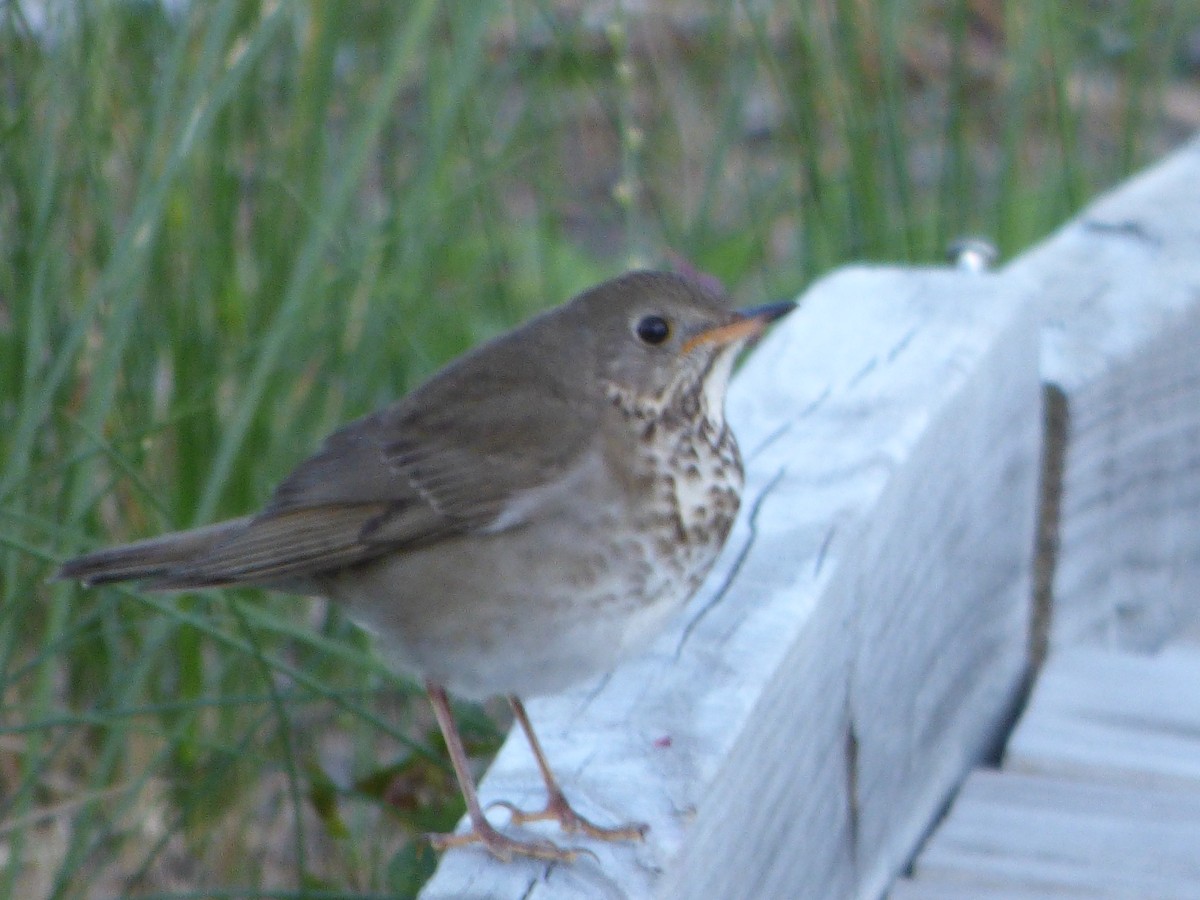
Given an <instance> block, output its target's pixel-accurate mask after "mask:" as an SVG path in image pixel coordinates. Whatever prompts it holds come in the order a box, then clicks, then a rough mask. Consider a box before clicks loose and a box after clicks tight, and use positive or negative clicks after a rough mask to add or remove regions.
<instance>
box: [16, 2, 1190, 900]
mask: <svg viewBox="0 0 1200 900" xmlns="http://www.w3.org/2000/svg"><path fill="white" fill-rule="evenodd" d="M43 6H44V8H45V9H46V15H47V17H48V21H47V23H46V24H45V25H43V26H39V28H40V29H41V30H40V31H39V30H37V29H35V27H34V26H33V24H32V23H30V22H29V21H27V20H26V19H24V18H23V17H22V14H21V8H20V7H18V6H16V5H14V4H12V3H8V4H0V423H2V428H0V461H2V466H3V467H2V470H0V603H3V607H2V609H3V614H2V615H0V683H2V685H3V695H2V698H0V703H2V706H0V851H2V852H0V897H42V896H45V897H64V898H65V897H93V896H112V895H119V894H144V895H147V896H160V897H187V896H201V895H202V896H205V897H220V896H247V895H253V896H265V895H266V894H265V893H263V892H265V891H271V892H273V893H271V894H270V896H288V897H291V896H310V897H317V896H351V895H355V896H364V897H365V896H379V895H385V894H400V895H405V894H410V893H412V892H413V891H414V890H415V888H416V886H417V885H418V884H419V883H420V879H421V878H422V877H423V875H424V874H425V873H427V872H428V871H429V868H430V866H431V864H432V856H431V854H429V853H427V852H424V851H422V850H421V849H420V845H419V843H418V842H415V841H414V840H413V836H414V835H415V834H416V833H417V832H419V831H421V830H425V829H431V828H445V827H448V826H449V825H451V824H452V823H453V822H454V820H455V819H456V818H457V816H458V815H459V813H460V811H461V807H460V804H459V801H458V800H457V798H456V797H455V793H454V790H453V782H452V778H451V776H450V773H449V770H448V766H447V764H446V763H445V760H444V748H442V747H441V745H440V742H439V741H438V739H437V738H436V736H435V731H436V730H435V729H434V728H433V727H432V720H431V718H430V716H429V715H428V713H427V712H426V711H425V708H424V706H423V704H422V703H421V702H420V700H419V698H417V696H416V695H417V692H416V690H415V687H414V686H413V685H411V684H408V683H406V682H403V681H400V680H398V679H397V678H395V677H394V676H392V675H391V674H390V673H388V672H387V670H386V669H384V668H383V667H382V665H381V664H380V663H379V662H378V661H377V660H376V657H375V656H374V655H373V654H372V652H371V649H370V647H369V645H368V642H367V641H366V639H365V638H364V637H363V636H362V634H361V633H360V632H358V631H357V630H356V629H354V627H353V626H351V625H350V624H349V623H347V622H346V621H345V620H344V619H343V618H342V617H341V616H339V615H338V613H337V611H336V610H332V609H328V608H326V607H325V606H324V605H322V604H320V603H316V602H309V601H303V600H297V599H294V598H286V597H279V596H264V595H261V594H256V593H251V592H240V593H239V592H224V593H216V592H210V593H200V594H191V595H184V596H180V597H170V596H167V597H164V596H157V595H153V594H144V593H140V592H138V591H135V590H130V589H126V588H104V589H98V590H91V591H85V590H82V589H80V588H78V587H76V586H72V585H67V584H60V583H48V582H47V578H48V576H49V575H50V573H51V572H52V571H53V568H54V565H55V563H56V562H57V561H58V560H61V559H62V558H64V557H66V556H68V555H70V554H72V553H75V552H77V551H81V550H84V549H89V548H93V547H96V546H99V545H102V544H107V543H112V542H117V541H122V540H126V539H132V538H135V537H139V536H144V535H148V534H153V533H156V532H159V531H162V530H166V529H170V528H176V527H184V526H187V525H191V524H199V523H203V522H208V521H213V520H215V519H217V518H219V517H224V516H232V515H239V514H242V513H245V512H247V511H249V510H252V509H253V508H255V507H256V506H257V505H258V504H260V503H262V502H263V501H264V500H265V499H266V498H267V496H268V495H269V492H270V490H271V488H272V487H273V485H274V484H275V483H276V482H277V481H278V480H279V478H280V477H282V476H283V475H284V474H285V473H286V472H287V471H288V469H289V468H290V467H291V466H293V465H294V464H295V463H297V462H299V461H300V460H301V459H302V458H303V457H304V456H305V455H306V454H307V453H309V452H310V451H311V450H312V449H314V448H315V447H316V445H317V444H318V442H319V441H320V439H321V437H322V436H323V435H324V434H325V433H326V432H327V431H329V430H330V429H331V428H333V427H334V426H335V425H337V424H338V423H340V422H344V421H346V420H347V419H349V418H351V417H354V416H356V415H359V414H361V413H364V412H366V411H368V410H370V409H372V408H374V407H375V406H378V405H380V404H382V403H384V402H386V401H388V400H389V399H390V398H394V397H396V396H399V395H400V394H402V393H403V392H404V391H405V390H407V389H408V388H410V387H411V386H413V385H414V384H415V383H417V382H418V381H419V380H421V379H422V378H423V377H425V376H426V375H428V374H429V373H430V372H432V371H433V370H434V369H436V368H437V367H438V366H439V365H441V364H442V363H443V362H444V361H445V360H447V359H448V358H450V357H451V356H453V355H454V354H456V353H458V352H460V351H462V350H463V349H465V348H466V347H468V346H470V345H472V344H474V343H476V342H478V341H479V340H481V339H482V338H484V337H486V336H488V335H491V334H494V333H495V332H497V331H498V330H500V329H503V328H505V327H508V326H509V325H511V324H513V323H515V322H517V321H519V320H520V319H522V318H523V317H525V316H526V315H528V314H529V313H530V312H532V311H533V310H535V309H538V308H541V307H543V306H546V305H549V304H551V303H556V302H559V301H561V300H563V299H565V298H566V297H567V296H569V295H570V294H571V293H572V292H574V291H575V290H578V289H580V288H582V287H584V286H586V285H588V284H591V283H593V282H595V281H596V280H599V279H600V278H602V277H605V276H607V275H611V274H615V273H616V272H618V271H620V270H621V269H623V268H625V267H626V266H628V265H633V264H661V262H662V260H663V259H664V258H665V257H666V255H667V254H668V253H669V252H672V251H674V252H678V253H679V254H681V255H683V256H684V257H686V258H687V259H689V260H690V261H691V262H692V263H693V264H695V265H696V266H697V267H698V268H700V269H703V270H706V271H710V272H712V273H714V274H716V275H717V276H719V277H720V278H721V279H723V280H724V281H725V283H726V284H727V285H729V286H730V288H731V290H732V291H733V292H734V294H735V295H736V296H737V297H738V298H739V300H742V301H744V302H753V301H754V300H756V299H761V298H767V297H772V296H778V295H782V294H788V293H793V292H795V291H796V290H798V289H799V288H800V287H802V286H803V285H804V284H805V283H806V282H808V281H809V280H811V279H812V278H814V277H816V276H818V275H820V274H821V273H822V272H823V271H825V270H827V269H829V268H830V267H833V266H836V265H839V264H841V263H844V262H847V261H852V260H861V259H869V260H892V261H909V262H930V261H936V260H938V259H940V257H941V254H942V252H943V248H944V247H945V245H946V243H947V242H948V241H949V240H951V239H952V238H954V237H957V236H960V235H963V234H966V233H980V234H985V235H989V236H991V237H992V238H993V239H994V240H995V241H996V242H997V243H998V245H999V246H1000V247H1001V248H1002V250H1003V251H1004V252H1005V253H1006V254H1012V253H1015V252H1018V251H1019V250H1020V249H1021V248H1023V247H1025V246H1028V245H1029V244H1030V243H1031V242H1032V241H1034V240H1035V239H1037V238H1038V237H1040V236H1042V235H1044V234H1045V233H1047V232H1048V231H1049V230H1051V229H1052V228H1054V227H1055V226H1057V225H1058V224H1059V223H1060V222H1062V221H1063V220H1064V219H1066V218H1067V217H1068V216H1070V215H1071V213H1072V212H1073V211H1074V210H1076V209H1077V208H1078V207H1079V206H1080V205H1081V204H1082V203H1084V202H1085V201H1086V200H1087V199H1088V198H1089V197H1090V196H1092V195H1093V194H1094V193H1095V192H1096V191H1098V190H1099V189H1101V188H1102V187H1104V186H1106V185H1108V184H1110V183H1112V182H1114V181H1116V180H1118V179H1119V178H1121V177H1122V176H1123V175H1125V174H1126V173H1128V172H1130V171H1131V170H1132V169H1134V168H1135V167H1137V166H1139V165H1141V164H1144V163H1145V162H1146V161H1148V160H1149V159H1151V158H1152V157H1153V156H1154V155H1156V154H1158V153H1161V152H1162V151H1163V150H1164V148H1165V147H1166V146H1167V145H1168V144H1169V143H1170V140H1171V139H1172V138H1171V134H1170V131H1169V130H1168V129H1167V127H1166V125H1165V124H1164V120H1163V116H1162V114H1161V110H1160V106H1161V99H1162V96H1163V90H1164V87H1165V86H1166V85H1168V84H1174V85H1184V86H1185V87H1186V86H1187V85H1189V84H1190V85H1191V87H1192V88H1196V81H1195V75H1194V74H1193V75H1192V76H1191V78H1192V80H1191V81H1190V82H1189V81H1187V73H1186V72H1184V71H1183V68H1182V64H1181V63H1180V62H1179V56H1180V53H1181V47H1180V45H1178V44H1177V43H1176V42H1175V41H1176V38H1175V37H1174V36H1175V35H1180V34H1183V33H1185V32H1186V30H1187V29H1188V28H1197V27H1200V14H1198V13H1197V12H1195V11H1192V8H1191V7H1190V6H1189V5H1187V4H1185V3H1182V2H1180V3H1174V4H1173V3H1162V2H1151V0H1128V2H1124V3H1116V2H1113V3H1108V4H1101V5H1099V6H1097V5H1096V4H1083V3H1064V4H1016V3H1014V4H998V3H997V4H993V3H986V2H983V3H980V2H977V3H973V4H969V5H964V4H961V3H950V2H909V3H901V2H888V3H883V4H864V3H858V2H851V0H824V2H820V3H799V2H795V3H791V4H787V3H783V2H777V3H773V4H747V5H744V6H743V5H732V6H731V5H728V4H725V3H717V2H715V0H713V2H701V0H696V2H694V3H681V4H677V5H674V6H672V7H671V9H672V10H674V13H673V15H674V17H673V18H658V19H649V20H648V19H644V18H640V17H637V16H634V15H632V14H626V15H624V16H622V17H620V18H617V19H614V20H612V21H611V22H608V23H600V24H584V22H583V21H582V20H580V19H579V18H578V17H577V16H574V15H570V14H568V13H566V12H564V11H563V10H561V9H560V8H559V7H558V6H557V5H556V4H554V3H552V2H541V3H537V4H520V5H517V6H516V8H515V11H514V7H511V6H509V5H501V4H493V3H479V4H465V3H461V4H449V3H437V2H420V0H414V2H406V3H384V2H377V3H366V2H364V3H359V4H354V5H353V6H347V5H342V4H333V3H323V2H315V0H314V2H296V3H255V2H211V3H193V4H192V5H191V6H190V7H189V8H188V10H187V11H186V12H183V13H175V12H168V11H165V10H163V9H162V8H161V7H160V6H158V5H157V4H155V3H153V2H148V0H142V2H133V0H130V2H92V3H79V4H77V5H76V4H71V3H60V2H54V0H50V2H47V3H45V4H43ZM462 713H463V716H464V717H465V719H466V721H467V724H468V729H467V730H468V731H469V733H470V735H471V741H472V744H473V746H474V747H475V748H476V749H477V750H478V752H480V753H481V754H485V753H486V752H487V751H488V750H489V749H490V748H492V747H494V746H495V742H496V739H497V728H496V726H495V725H494V724H492V723H491V720H490V719H489V718H488V717H487V716H486V715H485V714H483V713H482V712H481V711H480V710H478V709H475V708H470V707H464V708H463V709H462ZM322 892H324V893H322Z"/></svg>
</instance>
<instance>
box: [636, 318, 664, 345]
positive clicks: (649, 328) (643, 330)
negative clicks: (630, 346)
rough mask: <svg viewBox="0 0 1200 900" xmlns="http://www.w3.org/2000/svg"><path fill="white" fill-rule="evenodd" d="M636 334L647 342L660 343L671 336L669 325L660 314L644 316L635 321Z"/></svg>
mask: <svg viewBox="0 0 1200 900" xmlns="http://www.w3.org/2000/svg"><path fill="white" fill-rule="evenodd" d="M635 330H636V331H637V336H638V337H639V338H641V339H642V341H643V342H645V343H647V344H661V343H662V342H663V341H665V340H666V339H667V338H669V337H670V336H671V326H670V325H669V324H668V323H667V320H666V319H664V318H663V317H662V316H646V317H645V318H644V319H642V320H641V321H640V322H638V323H637V328H636V329H635Z"/></svg>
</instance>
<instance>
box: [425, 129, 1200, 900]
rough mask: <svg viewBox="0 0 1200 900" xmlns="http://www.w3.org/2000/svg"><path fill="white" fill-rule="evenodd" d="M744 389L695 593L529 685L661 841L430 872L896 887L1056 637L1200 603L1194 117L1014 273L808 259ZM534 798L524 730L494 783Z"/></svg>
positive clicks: (1074, 636)
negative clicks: (589, 668)
mask: <svg viewBox="0 0 1200 900" xmlns="http://www.w3.org/2000/svg"><path fill="white" fill-rule="evenodd" d="M1043 398H1045V403H1043ZM729 405H730V411H729V412H730V417H731V419H732V420H733V424H734V427H735V428H736V429H737V432H738V434H739V436H740V439H741V443H742V447H743V450H744V454H745V456H746V459H747V468H748V485H747V490H746V495H745V502H744V508H743V515H742V517H741V520H740V523H739V525H738V526H737V528H736V530H735V533H734V534H733V537H732V538H731V540H730V543H729V547H728V548H727V552H726V553H725V555H724V557H723V561H722V562H721V563H720V564H719V566H718V568H717V570H716V571H715V572H714V573H713V575H712V577H711V578H710V579H709V581H708V584H707V586H706V587H705V588H704V589H703V591H702V592H701V594H700V595H699V596H698V597H696V598H695V600H694V602H693V603H692V605H691V607H690V608H689V610H688V612H687V614H686V615H685V616H683V617H682V618H681V619H680V621H679V622H678V623H677V626H676V627H675V629H674V630H673V631H672V632H671V633H670V634H668V635H666V636H665V637H664V638H663V639H662V640H660V641H659V642H658V643H657V644H656V645H655V647H654V648H653V650H652V651H651V652H650V653H648V654H646V655H645V656H643V657H641V658H639V659H637V660H633V661H631V662H629V663H628V664H627V665H625V666H623V667H621V668H620V669H618V670H617V671H616V672H614V673H612V675H611V676H609V677H607V678H605V679H603V680H602V681H600V682H599V683H595V684H590V685H587V686H585V687H583V688H580V689H579V690H577V691H575V692H573V693H570V694H567V695H564V696H560V697H554V698H548V699H544V700H540V701H535V702H534V703H531V704H530V712H531V715H532V716H533V718H534V720H535V723H536V724H537V725H538V726H539V731H540V733H541V735H542V737H543V738H544V741H545V744H546V749H547V752H548V754H549V755H550V757H551V759H552V760H553V762H554V763H555V766H556V768H557V770H558V772H559V774H560V775H561V776H562V780H563V782H564V784H565V787H566V790H567V792H568V793H569V794H570V796H571V797H572V799H573V800H574V801H575V802H576V803H577V805H578V807H579V808H580V809H581V810H582V811H583V812H584V813H585V814H589V815H591V816H594V818H596V819H597V820H599V821H600V822H604V823H607V822H613V823H615V822H618V821H623V820H626V819H640V820H644V821H646V822H648V823H649V824H650V831H649V833H648V835H647V839H646V841H645V843H643V844H639V845H629V844H618V845H600V844H595V843H592V842H586V841H577V843H580V844H583V845H585V846H587V848H588V849H589V850H591V851H593V852H594V854H595V857H594V858H592V857H589V856H586V855H585V856H583V857H582V858H581V859H580V860H579V861H577V862H576V863H574V864H573V865H570V866H566V865H552V866H548V865H545V864H538V863H534V862H528V861H523V862H515V863H511V864H507V865H504V864H499V863H496V862H494V861H492V860H490V859H489V858H488V857H487V856H485V855H484V854H483V853H480V852H471V851H459V852H453V853H450V854H448V855H447V856H446V857H445V859H444V860H443V862H442V864H441V867H440V868H439V870H438V873H437V875H436V876H435V877H434V879H433V880H432V881H431V882H430V884H429V885H428V886H427V887H426V889H425V892H424V893H423V895H422V896H423V897H425V898H429V900H433V898H449V897H454V898H467V897H479V898H482V897H501V898H507V897H512V898H524V897H555V898H558V897H623V896H631V897H671V898H674V897H705V898H719V897H814V898H837V897H877V896H879V895H880V894H881V893H882V892H883V891H884V890H885V889H886V887H887V885H888V884H889V882H890V881H891V879H892V878H893V877H894V876H895V874H896V873H897V872H898V871H900V870H901V869H902V868H903V867H904V866H905V864H906V862H907V860H908V859H909V858H910V856H911V854H912V852H913V851H914V849H915V848H916V846H917V845H918V843H919V841H920V840H921V838H922V836H923V835H924V834H925V833H926V831H927V830H928V828H929V827H930V824H931V823H932V822H933V820H934V819H935V817H936V816H937V815H938V812H939V810H940V809H941V808H942V807H943V806H944V804H945V803H946V801H947V799H948V797H949V796H950V795H951V793H952V792H953V791H954V789H955V786H956V785H957V784H958V782H959V781H960V779H961V778H962V776H963V775H964V774H965V772H966V771H967V769H968V768H969V767H970V766H971V765H972V764H974V763H976V762H978V761H979V760H980V759H982V758H985V757H987V756H988V754H990V753H992V752H993V751H994V750H995V748H996V747H997V745H998V741H999V740H1000V739H1001V738H1002V737H1003V735H1004V733H1005V732H1006V730H1007V728H1008V725H1009V724H1010V722H1011V720H1012V716H1013V714H1014V712H1015V710H1016V708H1017V706H1018V704H1019V702H1020V699H1021V697H1022V692H1023V689H1024V687H1025V685H1026V683H1027V680H1028V678H1029V676H1030V672H1031V660H1032V661H1036V659H1037V657H1038V656H1039V655H1040V653H1041V650H1042V649H1043V648H1044V646H1045V644H1046V643H1047V642H1049V643H1050V644H1052V645H1053V644H1055V643H1061V642H1079V641H1094V642H1110V643H1118V644H1121V645H1125V646H1131V647H1141V646H1148V645H1151V644H1153V643H1154V642H1155V641H1157V640H1160V639H1161V638H1162V637H1163V636H1164V635H1165V634H1166V633H1168V632H1169V631H1172V630H1175V629H1178V628H1181V627H1185V626H1187V624H1188V623H1189V622H1191V623H1194V622H1196V621H1197V620H1198V619H1200V142H1194V143H1192V144H1191V145H1189V146H1188V147H1186V148H1185V149H1184V150H1182V151H1180V152H1178V153H1177V154H1176V155H1175V156H1173V157H1172V158H1170V159H1169V160H1167V161H1166V162H1164V163H1163V164H1161V165H1159V166H1157V167H1156V168H1154V169H1152V170H1150V171H1149V172H1147V173H1145V174H1144V175H1142V176H1140V177H1138V178H1135V179H1133V180H1132V181H1130V182H1128V183H1127V184H1126V185H1125V186H1123V187H1122V188H1121V189H1119V190H1118V191H1116V192H1115V193H1113V194H1111V195H1110V196H1108V197H1106V198H1104V199H1101V200H1100V201H1098V202H1097V203H1095V204H1094V205H1093V206H1091V207H1090V208H1089V209H1088V210H1087V211H1085V212H1084V213H1083V214H1082V215H1081V216H1080V217H1079V218H1078V219H1076V220H1075V221H1074V222H1072V223H1070V224H1069V225H1067V226H1066V227H1065V228H1064V229H1063V230H1062V231H1061V232H1060V233H1058V234H1057V235H1055V236H1054V237H1052V238H1051V239H1049V240H1048V241H1046V242H1045V243H1043V244H1042V245H1040V246H1039V247H1037V248H1035V249H1034V250H1032V251H1030V252H1029V253H1027V254H1025V255H1024V256H1022V257H1020V258H1019V259H1017V260H1016V261H1015V262H1014V263H1012V264H1011V265H1009V266H1008V267H1006V268H1005V269H1003V270H1002V271H1000V272H998V273H996V274H986V275H976V274H970V273H965V272H958V271H933V270H911V269H895V268H853V269H848V270H844V271H841V272H839V273H836V274H834V275H833V276H831V277H829V278H827V279H825V280H823V281H821V282H820V283H818V284H817V285H815V286H814V287H813V288H812V289H811V290H810V291H808V293H807V294H806V295H805V297H804V300H803V308H802V309H801V310H800V311H799V312H798V313H796V314H793V315H792V316H791V317H789V319H788V320H786V321H785V322H784V323H782V324H781V326H780V327H779V328H777V329H776V330H775V332H774V333H773V334H772V335H771V336H770V337H769V339H768V340H767V341H766V342H765V343H764V344H763V346H761V347H760V348H759V349H758V350H757V351H756V352H755V354H754V355H753V357H752V358H751V360H750V361H749V363H748V364H747V366H746V367H745V369H744V370H743V371H742V372H741V373H740V374H739V376H738V378H737V380H736V383H735V385H734V388H733V390H732V392H731V395H730V399H729ZM1039 526H1040V528H1039ZM1039 530H1040V538H1037V533H1038V532H1039ZM1038 547H1040V548H1041V552H1035V549H1036V548H1038ZM1035 588H1036V590H1035ZM1035 597H1036V599H1035ZM1051 598H1052V599H1051ZM540 791H541V787H540V779H539V778H538V776H537V772H536V769H535V768H534V763H533V759H532V757H531V756H530V754H529V753H528V751H527V749H526V748H525V745H524V743H523V742H522V741H521V740H520V739H519V736H517V737H515V738H513V739H511V740H509V741H508V742H507V743H506V744H505V746H504V748H503V749H502V751H501V753H500V755H499V757H498V758H497V760H496V762H495V764H494V765H493V766H492V768H491V771H490V772H489V773H488V775H487V777H486V779H485V780H484V782H483V788H482V795H483V798H484V800H485V801H487V800H488V799H496V798H504V799H508V800H512V801H514V802H516V803H518V804H520V805H524V806H529V807H535V806H537V805H539V804H540V802H541V800H542V797H541V793H540ZM502 815H503V814H502V813H498V818H501V817H502Z"/></svg>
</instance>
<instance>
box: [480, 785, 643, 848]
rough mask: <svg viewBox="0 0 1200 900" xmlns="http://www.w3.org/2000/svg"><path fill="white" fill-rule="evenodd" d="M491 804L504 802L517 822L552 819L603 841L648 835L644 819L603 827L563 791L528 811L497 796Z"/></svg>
mask: <svg viewBox="0 0 1200 900" xmlns="http://www.w3.org/2000/svg"><path fill="white" fill-rule="evenodd" d="M491 805H492V806H502V807H504V808H505V809H507V810H508V811H509V812H510V813H511V814H512V819H511V820H510V821H511V822H512V823H513V824H514V825H524V824H526V823H527V822H544V821H546V820H547V819H552V820H554V821H555V822H558V824H559V825H560V826H562V830H563V831H566V832H568V833H571V834H575V833H580V834H586V835H587V836H588V837H592V838H596V839H597V840H600V841H640V840H641V839H642V838H644V837H645V836H646V831H647V829H648V828H649V827H650V826H648V825H646V824H645V823H643V822H629V823H627V824H625V825H618V826H617V827H615V828H604V827H602V826H600V825H596V824H594V823H592V822H590V821H588V820H587V819H585V818H584V817H583V816H581V815H580V814H579V813H577V812H575V810H574V809H572V808H571V804H570V803H568V802H567V798H566V797H565V796H564V795H563V793H562V791H551V792H550V797H549V799H548V800H547V801H546V806H545V808H544V809H540V810H537V811H536V812H527V811H525V810H523V809H518V808H517V807H516V806H514V805H513V804H511V803H509V802H508V801H507V800H497V801H496V802H494V803H492V804H491Z"/></svg>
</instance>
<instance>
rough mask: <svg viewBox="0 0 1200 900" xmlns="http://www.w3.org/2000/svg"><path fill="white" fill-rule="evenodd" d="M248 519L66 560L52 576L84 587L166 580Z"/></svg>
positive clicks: (177, 532)
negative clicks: (79, 582) (123, 582)
mask: <svg viewBox="0 0 1200 900" xmlns="http://www.w3.org/2000/svg"><path fill="white" fill-rule="evenodd" d="M249 522H250V517H245V518H241V519H231V520H229V521H227V522H218V523H217V524H215V525H206V526H205V527H203V528H193V529H191V530H189V531H176V532H174V533H173V534H165V535H162V536H161V537H156V538H149V539H148V540H144V541H137V542H135V543H132V544H124V545H122V546H120V547H110V548H108V549H107V550H98V551H96V552H95V553H88V554H85V555H83V556H77V557H75V558H74V559H69V560H67V561H66V562H65V563H63V564H62V567H61V568H60V569H59V570H58V572H57V573H56V574H55V576H54V577H55V578H58V579H74V580H77V581H82V582H83V583H84V584H86V585H89V586H90V585H96V584H108V583H111V582H114V581H144V580H147V579H162V578H165V577H168V576H169V575H170V574H171V572H172V570H174V569H176V568H178V567H179V566H181V565H186V564H187V563H189V562H190V561H192V560H194V559H196V558H197V557H198V556H202V555H204V554H205V553H207V552H208V551H210V550H211V549H212V548H214V547H216V546H217V545H218V544H220V543H222V542H224V541H225V540H227V539H228V538H229V537H231V536H232V535H233V534H235V533H236V532H238V531H239V530H241V529H244V528H245V527H246V525H247V524H249Z"/></svg>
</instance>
